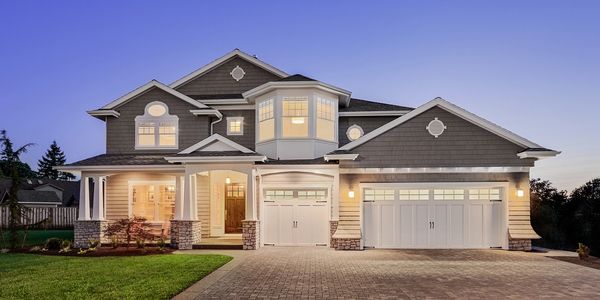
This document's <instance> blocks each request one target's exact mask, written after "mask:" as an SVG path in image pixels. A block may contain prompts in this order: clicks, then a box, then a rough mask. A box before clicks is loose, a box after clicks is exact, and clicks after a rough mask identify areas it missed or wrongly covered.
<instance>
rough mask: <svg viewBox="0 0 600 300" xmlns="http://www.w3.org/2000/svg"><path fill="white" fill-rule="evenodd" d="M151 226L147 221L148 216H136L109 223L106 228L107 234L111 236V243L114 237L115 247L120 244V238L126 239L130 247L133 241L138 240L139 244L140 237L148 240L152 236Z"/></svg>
mask: <svg viewBox="0 0 600 300" xmlns="http://www.w3.org/2000/svg"><path fill="white" fill-rule="evenodd" d="M149 228H150V224H148V223H147V222H146V218H142V217H135V216H134V217H132V218H126V219H121V220H119V221H117V222H115V223H113V224H111V225H109V226H108V227H107V228H106V230H105V234H106V235H108V236H110V237H111V243H112V241H113V239H114V241H115V243H112V244H113V247H115V248H116V246H118V242H119V239H120V238H123V239H125V242H126V245H127V247H129V244H131V242H132V241H136V244H137V240H138V239H139V238H142V239H144V240H148V239H149V237H150V235H149Z"/></svg>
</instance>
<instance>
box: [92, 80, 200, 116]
mask: <svg viewBox="0 0 600 300" xmlns="http://www.w3.org/2000/svg"><path fill="white" fill-rule="evenodd" d="M154 87H156V88H159V89H161V90H163V91H165V92H167V93H169V94H171V95H173V96H175V97H177V98H179V99H181V100H183V101H185V102H187V103H189V104H191V105H193V106H195V107H197V108H208V106H206V105H204V104H202V103H200V102H198V101H196V100H194V99H192V98H190V97H188V96H186V95H184V94H182V93H180V92H178V91H176V90H174V89H172V88H170V87H168V86H166V85H164V84H162V83H160V82H158V81H156V80H154V79H153V80H151V81H150V82H148V83H146V84H144V85H142V86H140V87H139V88H137V89H135V90H133V91H131V92H129V93H127V94H126V95H125V96H122V97H121V98H119V99H117V100H114V101H112V102H110V103H108V104H107V105H105V106H103V107H102V108H101V109H113V108H115V107H117V106H119V105H121V104H123V103H125V102H127V101H129V100H131V99H132V98H135V97H137V96H139V95H141V94H142V93H144V92H146V91H147V90H148V89H151V88H154Z"/></svg>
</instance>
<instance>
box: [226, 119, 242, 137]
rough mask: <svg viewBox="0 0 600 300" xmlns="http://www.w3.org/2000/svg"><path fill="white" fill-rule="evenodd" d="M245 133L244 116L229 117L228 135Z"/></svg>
mask: <svg viewBox="0 0 600 300" xmlns="http://www.w3.org/2000/svg"><path fill="white" fill-rule="evenodd" d="M242 134H244V117H230V118H227V135H242Z"/></svg>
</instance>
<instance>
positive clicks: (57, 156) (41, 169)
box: [38, 141, 75, 180]
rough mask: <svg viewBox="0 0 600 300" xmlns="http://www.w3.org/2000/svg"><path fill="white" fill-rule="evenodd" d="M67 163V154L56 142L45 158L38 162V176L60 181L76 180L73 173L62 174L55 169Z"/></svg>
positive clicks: (53, 142)
mask: <svg viewBox="0 0 600 300" xmlns="http://www.w3.org/2000/svg"><path fill="white" fill-rule="evenodd" d="M66 161H67V159H66V157H65V153H64V152H63V151H62V150H61V149H60V147H59V146H58V144H56V141H52V144H51V145H50V148H49V149H48V151H46V154H45V155H44V157H42V159H40V160H39V161H38V176H39V177H46V178H50V179H59V180H73V179H75V176H73V174H71V173H67V172H60V171H58V170H55V169H54V167H57V166H63V165H64V164H65V162H66Z"/></svg>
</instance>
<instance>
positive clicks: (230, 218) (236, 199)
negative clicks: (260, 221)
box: [225, 183, 246, 233]
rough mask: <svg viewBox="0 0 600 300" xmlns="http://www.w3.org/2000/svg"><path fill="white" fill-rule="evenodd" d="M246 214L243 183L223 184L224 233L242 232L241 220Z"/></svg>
mask: <svg viewBox="0 0 600 300" xmlns="http://www.w3.org/2000/svg"><path fill="white" fill-rule="evenodd" d="M245 215H246V190H245V188H244V185H241V184H238V183H231V184H226V185H225V233H242V220H243V219H244V217H245Z"/></svg>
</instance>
